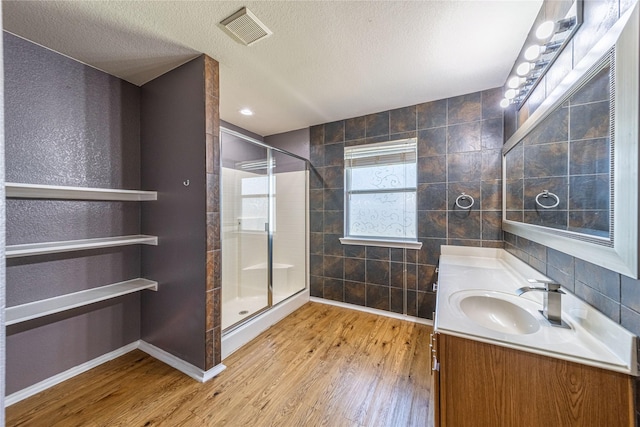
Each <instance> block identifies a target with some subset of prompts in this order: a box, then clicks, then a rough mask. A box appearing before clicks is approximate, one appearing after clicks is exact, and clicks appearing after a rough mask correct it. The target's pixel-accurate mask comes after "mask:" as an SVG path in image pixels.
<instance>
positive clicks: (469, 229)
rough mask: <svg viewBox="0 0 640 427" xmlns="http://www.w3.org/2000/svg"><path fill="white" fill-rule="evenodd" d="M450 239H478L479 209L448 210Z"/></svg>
mask: <svg viewBox="0 0 640 427" xmlns="http://www.w3.org/2000/svg"><path fill="white" fill-rule="evenodd" d="M448 214H449V238H450V239H480V212H479V211H471V212H470V211H464V212H461V211H459V210H458V211H449V212H448Z"/></svg>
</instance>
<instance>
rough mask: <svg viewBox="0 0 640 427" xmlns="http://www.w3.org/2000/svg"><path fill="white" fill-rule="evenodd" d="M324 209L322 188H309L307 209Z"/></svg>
mask: <svg viewBox="0 0 640 427" xmlns="http://www.w3.org/2000/svg"><path fill="white" fill-rule="evenodd" d="M323 209H324V190H309V210H310V211H321V210H323Z"/></svg>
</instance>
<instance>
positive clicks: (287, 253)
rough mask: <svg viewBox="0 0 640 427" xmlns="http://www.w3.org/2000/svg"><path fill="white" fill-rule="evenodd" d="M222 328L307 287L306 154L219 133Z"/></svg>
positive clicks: (227, 132)
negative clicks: (302, 156) (293, 152)
mask: <svg viewBox="0 0 640 427" xmlns="http://www.w3.org/2000/svg"><path fill="white" fill-rule="evenodd" d="M220 137H221V139H220V141H221V144H220V158H221V162H222V176H221V188H222V190H221V201H222V202H221V203H222V207H221V219H222V229H221V232H222V330H223V332H229V331H231V330H236V327H237V326H240V325H242V324H243V323H244V322H245V321H246V320H248V319H250V318H252V317H253V316H255V315H257V314H259V313H261V312H263V311H265V310H268V309H270V308H271V307H272V306H274V305H276V304H278V303H280V302H282V301H284V300H286V299H287V298H289V297H291V296H293V295H295V294H297V293H298V292H300V291H302V290H304V289H306V287H307V258H308V255H307V253H308V250H307V237H306V236H307V174H308V172H307V161H306V160H304V159H302V158H299V157H297V156H295V155H292V154H289V153H287V152H284V151H282V150H278V149H275V148H271V147H268V146H266V145H264V144H263V143H261V142H259V141H256V140H253V139H251V138H248V137H246V136H244V135H242V134H240V133H237V132H234V131H232V130H229V129H224V128H223V129H222V130H221V134H220Z"/></svg>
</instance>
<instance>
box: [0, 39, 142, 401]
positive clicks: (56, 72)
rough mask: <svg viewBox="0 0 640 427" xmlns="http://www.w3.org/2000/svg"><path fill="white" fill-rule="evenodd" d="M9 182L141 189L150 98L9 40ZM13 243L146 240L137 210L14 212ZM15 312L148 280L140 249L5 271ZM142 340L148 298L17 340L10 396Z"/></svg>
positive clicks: (39, 261) (41, 260)
mask: <svg viewBox="0 0 640 427" xmlns="http://www.w3.org/2000/svg"><path fill="white" fill-rule="evenodd" d="M4 49H5V55H4V69H5V85H4V88H5V100H6V105H7V110H6V113H5V123H6V126H5V127H4V129H5V134H6V147H5V148H6V153H5V154H6V180H7V181H13V182H25V183H39V184H52V185H74V186H93V187H107V188H131V189H137V188H140V144H139V138H140V113H139V111H140V89H139V88H137V87H136V86H133V85H131V84H129V83H126V82H124V81H122V80H120V79H118V78H115V77H113V76H109V75H107V74H105V73H103V72H101V71H98V70H95V69H93V68H90V67H87V66H85V65H83V64H80V63H78V62H75V61H73V60H71V59H69V58H66V57H63V56H61V55H59V54H56V53H55V52H52V51H49V50H47V49H44V48H42V47H40V46H37V45H34V44H32V43H30V42H28V41H25V40H23V39H20V38H18V37H15V36H13V35H11V34H8V33H4ZM6 211H7V212H6V220H7V227H6V233H7V243H8V244H17V243H28V242H39V241H40V242H41V241H53V240H70V239H82V238H90V237H105V236H112V235H122V234H137V233H139V230H140V225H139V224H140V207H139V205H138V204H137V203H120V202H116V203H110V202H84V201H51V200H8V201H7V204H6ZM6 274H7V286H6V287H7V291H6V297H7V305H8V306H12V305H16V304H22V303H25V302H29V301H35V300H39V299H43V298H48V297H52V296H55V295H60V294H66V293H70V292H75V291H78V290H82V289H87V288H91V287H96V286H103V285H106V284H109V283H113V282H118V281H122V280H127V279H132V278H136V277H139V276H140V249H139V248H138V247H126V248H116V249H107V250H98V251H82V252H75V253H66V254H56V255H47V256H38V257H28V258H17V259H12V260H9V261H8V263H7V271H6ZM139 337H140V299H139V295H129V296H125V297H121V298H116V299H114V300H110V301H108V302H105V303H101V304H95V305H92V306H88V307H84V308H80V309H76V310H71V311H68V312H65V313H61V314H58V315H54V316H47V317H44V318H41V319H37V320H34V321H30V322H26V323H22V324H19V325H15V326H12V327H9V328H7V354H6V357H7V360H6V366H7V377H6V391H7V394H11V393H13V392H15V391H18V390H20V389H22V388H24V387H27V386H29V385H32V384H34V383H36V382H39V381H42V380H44V379H46V378H49V377H51V376H53V375H55V374H57V373H60V372H62V371H65V370H67V369H69V368H72V367H74V366H77V365H79V364H81V363H84V362H86V361H88V360H91V359H94V358H96V357H98V356H101V355H103V354H105V353H107V352H109V351H112V350H115V349H117V348H120V347H122V346H124V345H126V344H129V343H131V342H133V341H135V340H137V339H139Z"/></svg>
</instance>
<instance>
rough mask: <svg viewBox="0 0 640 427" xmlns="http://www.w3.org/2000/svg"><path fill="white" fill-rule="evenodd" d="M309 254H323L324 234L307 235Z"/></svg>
mask: <svg viewBox="0 0 640 427" xmlns="http://www.w3.org/2000/svg"><path fill="white" fill-rule="evenodd" d="M309 252H310V253H312V254H319V255H322V254H323V253H324V234H323V233H309Z"/></svg>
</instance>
